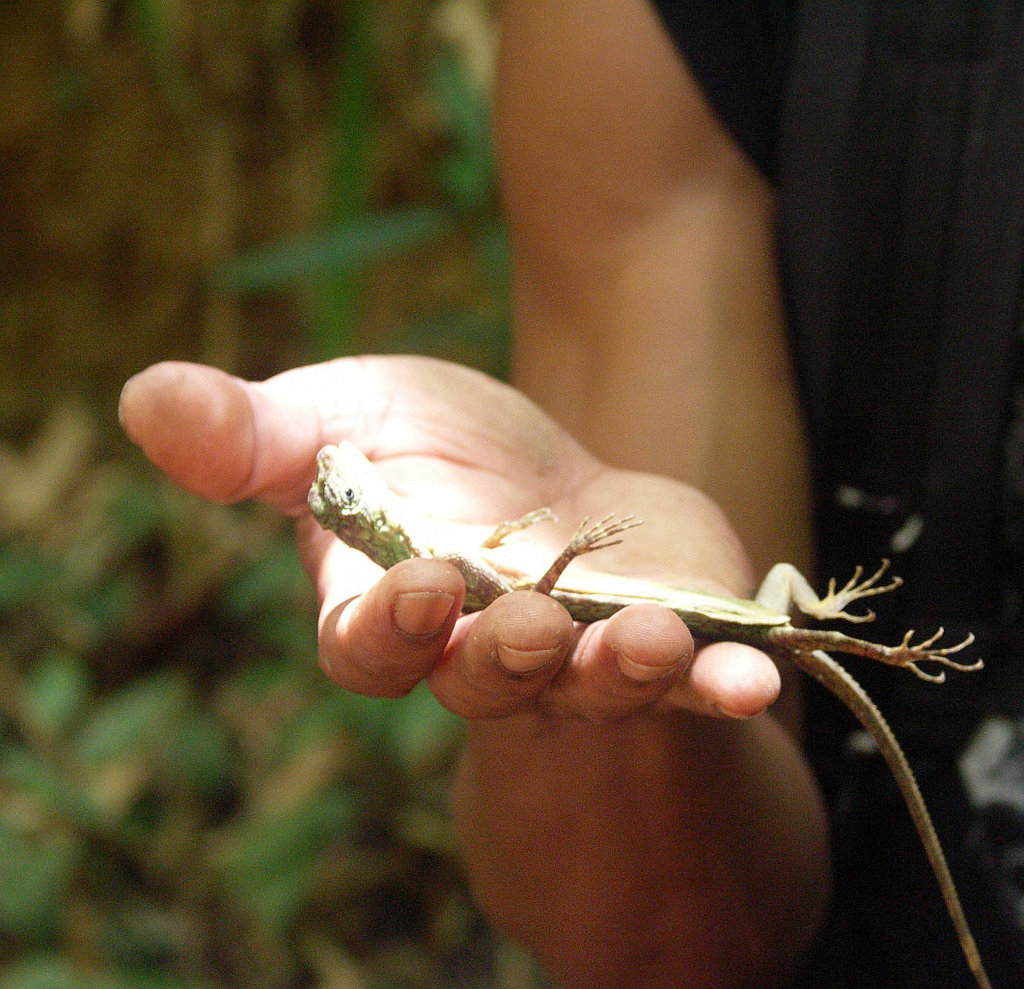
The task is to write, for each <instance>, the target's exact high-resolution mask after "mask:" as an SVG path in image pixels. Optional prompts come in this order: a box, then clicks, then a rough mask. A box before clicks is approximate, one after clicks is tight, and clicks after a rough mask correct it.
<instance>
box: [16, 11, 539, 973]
mask: <svg viewBox="0 0 1024 989" xmlns="http://www.w3.org/2000/svg"><path fill="white" fill-rule="evenodd" d="M493 44H494V22H493V11H492V9H491V5H490V4H489V3H488V2H487V0H64V2H62V3H50V2H43V3H40V2H39V0H3V2H2V3H0V80H2V85H0V217H2V219H0V334H2V338H0V340H2V353H3V358H4V359H3V360H2V361H0V421H2V432H0V989H28V987H39V989H43V987H69V989H77V987H88V989H127V987H143V989H146V987H160V989H179V987H181V989H185V987H188V989H199V987H282V989H284V987H300V986H301V987H338V989H348V987H352V989H390V987H395V989H398V987H419V986H438V987H470V986H473V987H488V989H517V987H524V989H526V987H532V986H542V985H545V984H546V983H545V981H544V978H543V976H542V975H540V974H539V973H537V972H536V971H535V969H534V967H533V965H532V964H531V962H530V961H529V960H528V959H527V958H526V957H525V956H524V955H523V954H522V952H520V951H519V950H518V949H515V948H514V947H512V946H510V945H508V944H505V943H503V942H502V941H500V940H499V939H497V938H495V937H494V936H493V935H492V934H490V933H489V932H488V931H487V928H486V926H485V925H484V924H483V923H482V921H481V920H480V918H479V917H478V916H477V914H476V913H475V912H474V910H473V908H472V906H471V904H470V901H469V897H468V894H467V892H466V887H465V882H464V877H463V876H462V875H461V873H460V871H459V865H458V861H457V857H456V855H455V851H454V847H453V841H452V835H451V831H450V825H449V819H448V812H447V806H446V794H447V785H448V778H449V774H450V772H451V767H452V762H453V756H454V753H455V750H456V747H457V745H458V741H459V732H460V727H459V725H458V723H457V722H456V721H455V720H454V719H452V718H450V717H448V716H446V715H445V714H444V712H442V711H441V710H440V709H439V707H438V706H437V705H436V704H435V703H434V702H433V700H432V699H431V698H430V696H429V695H428V694H425V693H423V692H416V693H414V694H413V695H412V696H411V697H409V698H407V699H406V700H404V701H401V702H393V701H389V702H373V701H367V700H364V699H361V698H357V697H353V696H351V695H347V694H344V693H343V692H342V691H340V690H338V689H335V688H331V687H329V686H328V685H327V684H326V683H325V681H324V680H323V679H322V678H321V677H320V675H319V673H318V671H317V669H316V643H315V630H314V619H315V601H314V600H313V597H312V594H311V592H310V590H309V588H308V586H307V583H306V581H305V578H304V577H303V575H302V573H301V571H300V569H299V567H298V563H297V560H296V558H295V554H294V550H293V547H292V542H291V536H290V532H289V530H288V527H287V525H286V524H284V523H283V522H282V521H281V520H280V519H277V518H275V517H273V516H272V515H271V514H269V513H268V512H266V511H263V510H261V509H259V508H258V507H256V506H252V505H245V506H237V507H230V508H229V507H224V506H215V505H207V504H201V503H199V502H198V501H197V500H195V499H193V498H191V497H189V496H187V495H185V494H183V493H181V492H179V491H177V490H175V489H173V488H172V487H171V486H170V485H168V484H166V483H165V482H164V481H162V480H161V479H160V477H158V476H157V475H156V472H155V471H154V470H153V469H151V468H149V467H148V466H147V465H146V464H145V463H144V462H143V460H142V458H141V456H140V455H139V454H138V453H137V452H136V451H134V450H133V449H131V448H130V446H129V444H128V443H127V442H126V441H125V439H124V438H123V437H122V436H121V434H120V432H119V430H118V429H117V425H116V412H115V410H116V401H117V393H118V390H119V388H120V386H121V384H122V383H123V382H124V380H125V379H126V378H127V377H129V376H130V375H131V374H132V373H134V372H135V371H137V370H139V369H141V368H142V367H144V366H146V365H147V364H149V363H152V362H153V361H156V360H161V359H165V358H181V359H189V360H199V361H204V362H208V363H211V364H214V365H216V366H218V367H222V368H225V369H227V370H229V371H233V372H235V373H238V374H242V375H244V376H247V377H251V378H262V377H266V376H269V375H271V374H273V373H275V372H277V371H279V370H283V369H285V368H286V367H289V366H293V365H295V364H299V363H303V362H307V361H310V360H318V359H323V358H326V357H330V356H336V355H340V354H344V353H351V352H357V351H363V350H375V351H386V350H403V351H418V352H427V353H433V354H438V355H442V356H446V357H451V358H454V359H457V360H461V361H464V362H467V363H471V364H474V365H476V366H479V367H482V368H484V369H485V370H488V371H490V372H492V373H496V374H502V373H504V371H505V367H506V360H507V332H508V298H507V291H508V251H507V246H506V243H505V237H504V231H503V228H502V225H501V222H500V219H499V218H498V214H497V210H496V204H495V192H494V181H493V165H492V158H491V151H490V140H489V131H488V89H489V85H490V75H491V72H492V69H493V65H492V60H493Z"/></svg>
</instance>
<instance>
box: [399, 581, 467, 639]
mask: <svg viewBox="0 0 1024 989" xmlns="http://www.w3.org/2000/svg"><path fill="white" fill-rule="evenodd" d="M454 603H455V598H454V596H453V595H451V594H445V593H444V592H441V591H407V592H406V593H404V594H399V595H398V597H397V598H396V600H395V608H394V611H392V613H391V620H392V621H393V622H394V625H395V628H397V629H398V631H399V632H402V633H403V634H405V635H417V636H423V635H435V634H436V633H437V632H439V631H440V630H441V628H442V626H443V625H444V623H445V622H446V621H447V620H448V616H449V615H450V614H451V610H452V605H453V604H454Z"/></svg>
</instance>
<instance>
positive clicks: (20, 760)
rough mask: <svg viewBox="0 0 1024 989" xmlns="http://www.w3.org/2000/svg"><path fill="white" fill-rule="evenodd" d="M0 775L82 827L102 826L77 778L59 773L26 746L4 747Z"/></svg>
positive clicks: (88, 795)
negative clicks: (70, 777)
mask: <svg viewBox="0 0 1024 989" xmlns="http://www.w3.org/2000/svg"><path fill="white" fill-rule="evenodd" d="M0 779H3V780H4V781H6V782H7V783H9V784H10V785H11V786H14V787H16V788H18V789H21V790H24V791H26V792H27V793H30V794H31V795H32V796H34V797H35V798H36V799H37V800H39V801H41V802H42V803H43V804H45V805H46V806H47V807H49V808H50V809H51V810H52V811H53V812H54V813H56V814H59V815H60V816H62V817H65V818H67V819H68V820H69V821H71V822H73V823H74V824H76V825H77V826H78V827H80V828H82V829H83V830H87V831H90V830H95V829H98V828H102V827H103V818H102V814H101V813H100V810H99V808H98V807H97V805H96V803H95V801H94V800H93V799H92V796H91V795H90V794H89V792H88V791H87V790H86V789H84V788H83V787H82V786H81V785H79V783H78V782H77V781H76V780H72V779H68V778H67V777H65V776H62V775H59V774H58V773H57V772H55V771H54V770H53V769H51V768H50V767H49V766H48V765H47V764H46V763H44V762H43V761H42V760H41V759H40V758H39V757H38V756H37V755H36V754H35V753H34V752H32V751H30V750H29V749H22V748H14V747H9V748H8V749H7V751H6V752H5V753H4V756H3V759H2V761H0Z"/></svg>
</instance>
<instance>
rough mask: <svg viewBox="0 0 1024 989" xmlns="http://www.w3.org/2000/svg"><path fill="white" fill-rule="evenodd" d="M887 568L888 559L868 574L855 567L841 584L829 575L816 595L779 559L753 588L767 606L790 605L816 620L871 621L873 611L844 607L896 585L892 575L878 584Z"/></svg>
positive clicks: (898, 582) (783, 608)
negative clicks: (823, 589)
mask: <svg viewBox="0 0 1024 989" xmlns="http://www.w3.org/2000/svg"><path fill="white" fill-rule="evenodd" d="M888 569H889V561H888V560H882V564H881V566H880V567H879V568H878V569H877V570H876V571H875V572H874V573H873V574H872V575H871V576H870V577H866V578H864V579H861V578H862V577H863V574H864V568H863V567H857V569H856V570H854V572H853V576H852V577H851V578H850V579H849V580H848V581H847V582H846V583H845V584H844V585H843V586H842V587H838V586H837V585H836V581H835V578H834V577H833V578H830V579H829V582H828V591H827V592H826V593H825V594H823V595H821V596H820V597H819V596H818V595H817V594H816V593H815V591H814V588H812V587H811V585H810V584H809V583H808V582H807V580H806V578H804V576H803V575H802V574H801V573H800V572H799V571H798V570H797V569H796V568H795V567H793V566H790V565H789V564H788V563H780V564H777V565H776V566H774V567H772V569H771V570H770V571H769V572H768V576H767V577H765V579H764V582H763V583H762V584H761V587H760V590H758V592H757V601H758V603H759V604H763V605H765V606H767V607H771V608H774V609H776V610H779V611H784V612H788V611H789V608H790V605H791V604H792V605H796V607H797V608H798V609H799V610H800V611H801V612H803V613H804V614H805V615H807V616H808V617H810V618H815V619H817V620H818V621H831V620H834V619H842V620H843V621H847V622H854V623H860V622H870V621H874V619H875V613H874V612H873V611H871V610H868V611H866V612H864V613H863V614H854V613H851V612H849V611H847V610H846V609H847V608H848V607H849V605H851V604H853V603H854V602H856V601H860V600H862V599H864V598H869V597H873V596H874V595H876V594H888V593H889V592H890V591H894V590H896V588H897V587H900V586H901V585H902V583H903V581H902V580H901V579H900V578H899V577H893V578H892V579H891V580H890V581H889V582H888V583H886V584H880V583H879V580H881V578H882V575H883V574H884V573H885V572H886V570H888Z"/></svg>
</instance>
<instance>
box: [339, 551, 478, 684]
mask: <svg viewBox="0 0 1024 989" xmlns="http://www.w3.org/2000/svg"><path fill="white" fill-rule="evenodd" d="M346 556H348V557H349V558H350V559H353V560H355V559H356V556H355V555H354V554H351V555H350V551H348V552H346ZM464 596H465V588H464V585H463V581H462V577H461V575H460V574H459V572H458V570H456V569H455V567H453V566H452V565H451V564H449V563H443V562H440V561H438V560H424V559H413V560H406V561H404V562H402V563H399V564H397V565H396V566H394V567H392V568H391V569H390V570H388V571H387V572H386V573H384V574H383V575H382V576H381V578H380V580H378V581H377V582H376V583H374V584H372V585H371V586H370V587H369V589H368V590H367V591H366V593H365V594H362V595H360V596H358V597H355V598H351V599H349V600H348V601H336V600H335V595H334V594H332V593H329V594H328V596H327V599H326V601H325V604H324V607H323V609H322V612H321V621H320V631H319V644H320V650H319V652H320V667H321V669H322V670H323V671H324V673H326V674H327V676H329V677H330V678H331V679H332V680H333V681H334V682H335V683H337V684H338V685H339V686H342V687H344V688H346V689H347V690H352V691H355V692H356V693H359V694H364V695H366V696H368V697H401V696H404V695H405V694H407V693H408V692H409V691H410V690H412V688H413V687H415V686H416V685H417V684H418V683H419V682H420V681H421V680H423V679H424V678H425V677H426V676H427V675H428V673H429V672H430V671H431V670H432V669H433V668H434V667H435V666H436V665H437V664H438V663H439V662H440V661H441V659H442V657H443V656H444V653H445V648H446V646H447V644H448V639H449V636H450V635H451V631H452V628H453V627H454V625H455V621H456V619H457V618H458V616H459V613H460V611H461V609H462V601H463V598H464Z"/></svg>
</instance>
